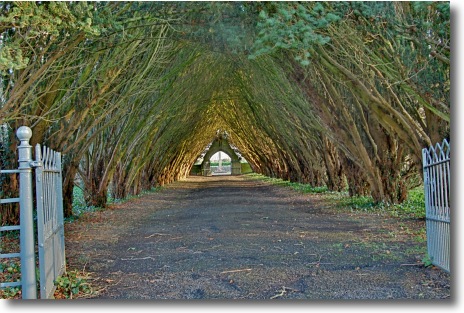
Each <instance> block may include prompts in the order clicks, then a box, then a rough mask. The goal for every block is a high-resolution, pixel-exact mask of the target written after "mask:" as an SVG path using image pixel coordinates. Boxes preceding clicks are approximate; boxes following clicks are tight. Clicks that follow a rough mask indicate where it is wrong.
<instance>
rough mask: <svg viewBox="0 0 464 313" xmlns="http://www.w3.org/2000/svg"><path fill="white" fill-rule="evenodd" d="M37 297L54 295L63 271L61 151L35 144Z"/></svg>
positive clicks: (45, 297) (46, 297)
mask: <svg viewBox="0 0 464 313" xmlns="http://www.w3.org/2000/svg"><path fill="white" fill-rule="evenodd" d="M35 158H36V161H35V162H34V165H35V166H37V167H36V170H35V182H36V200H37V233H38V235H37V241H38V245H39V272H40V298H42V299H50V298H53V293H54V291H55V285H54V281H55V280H56V278H57V277H58V276H60V275H61V274H63V273H64V271H65V265H66V264H65V253H64V223H63V194H62V190H63V188H62V180H61V154H60V153H59V152H55V151H53V150H52V149H49V148H47V147H43V151H40V145H37V146H36V147H35Z"/></svg>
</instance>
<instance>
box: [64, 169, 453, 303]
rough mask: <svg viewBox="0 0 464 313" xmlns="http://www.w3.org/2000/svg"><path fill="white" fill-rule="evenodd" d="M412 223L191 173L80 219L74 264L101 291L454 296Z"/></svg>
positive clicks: (132, 295)
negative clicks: (426, 257) (423, 261)
mask: <svg viewBox="0 0 464 313" xmlns="http://www.w3.org/2000/svg"><path fill="white" fill-rule="evenodd" d="M400 223H402V224H401V225H403V229H404V228H405V225H406V226H407V227H408V229H407V230H408V232H409V233H410V232H411V231H414V227H417V222H416V223H415V224H414V223H410V224H405V222H404V221H399V220H396V219H388V218H380V217H379V216H377V215H375V214H370V215H369V214H364V213H357V214H352V213H349V212H347V213H342V212H338V211H337V210H335V209H331V208H328V207H327V203H326V202H324V201H322V200H321V198H320V197H319V196H317V195H302V194H298V193H296V192H294V191H291V190H289V189H287V188H282V187H276V186H270V185H268V184H264V183H262V182H257V181H254V180H250V179H249V178H245V177H243V176H240V177H231V176H228V177H226V176H217V177H207V178H205V177H190V178H188V179H187V180H185V181H182V182H176V183H174V184H172V185H169V186H167V187H166V188H163V190H162V191H160V192H157V193H152V194H148V195H145V196H143V197H140V198H138V199H133V200H131V201H129V202H126V203H124V204H120V205H118V206H116V207H114V208H113V209H110V210H107V211H104V212H100V213H93V214H90V215H88V216H86V217H84V218H82V219H80V220H79V221H78V222H76V223H73V224H71V225H68V227H67V236H66V237H67V238H68V242H67V253H68V258H69V261H68V263H69V266H70V267H72V268H76V269H82V268H85V271H88V272H91V273H92V277H93V278H94V280H93V281H92V283H93V284H94V286H95V289H96V290H98V291H99V292H98V294H97V295H96V297H98V298H101V299H108V298H111V299H114V298H122V299H217V298H219V299H387V298H416V299H417V298H433V299H435V298H447V297H449V295H450V283H449V281H450V278H449V275H446V274H444V273H443V272H441V271H439V270H433V269H425V268H423V267H421V266H416V265H415V264H416V263H417V261H418V259H420V258H421V255H420V251H423V249H424V245H425V243H420V242H417V241H415V240H413V238H412V236H411V235H410V234H408V232H404V231H400V229H401V228H400V227H399V225H400ZM419 226H420V225H419ZM397 230H398V231H397ZM405 264H407V265H405Z"/></svg>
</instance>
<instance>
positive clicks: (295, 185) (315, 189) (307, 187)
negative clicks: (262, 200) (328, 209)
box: [247, 173, 329, 193]
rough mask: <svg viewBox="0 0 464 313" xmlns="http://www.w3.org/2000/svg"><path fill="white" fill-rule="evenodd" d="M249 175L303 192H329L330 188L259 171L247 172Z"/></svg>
mask: <svg viewBox="0 0 464 313" xmlns="http://www.w3.org/2000/svg"><path fill="white" fill-rule="evenodd" d="M247 176H248V177H251V178H252V179H258V180H261V181H264V182H268V183H271V184H273V185H277V186H284V187H290V188H292V189H293V190H296V191H299V192H303V193H326V192H329V190H328V189H327V186H311V185H310V184H303V183H298V182H291V181H288V180H283V179H281V178H273V177H268V176H264V175H261V174H257V173H250V174H247Z"/></svg>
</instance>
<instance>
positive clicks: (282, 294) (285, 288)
mask: <svg viewBox="0 0 464 313" xmlns="http://www.w3.org/2000/svg"><path fill="white" fill-rule="evenodd" d="M288 291H299V290H296V289H293V288H288V287H285V286H282V290H281V291H280V293H278V294H276V295H274V296H272V297H271V298H270V299H275V298H278V297H283V296H284V295H285V294H286V293H287V292H288Z"/></svg>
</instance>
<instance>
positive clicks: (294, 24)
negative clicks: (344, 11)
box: [250, 2, 339, 65]
mask: <svg viewBox="0 0 464 313" xmlns="http://www.w3.org/2000/svg"><path fill="white" fill-rule="evenodd" d="M338 20H339V17H338V16H337V15H336V14H334V13H332V12H330V9H328V7H327V5H326V4H325V3H324V2H299V3H296V2H272V3H267V6H266V7H264V8H263V9H262V10H261V11H260V13H259V21H258V24H257V30H258V35H257V39H256V40H255V42H254V44H253V50H252V51H253V53H252V54H251V55H250V58H255V57H257V56H259V55H262V54H269V53H273V52H274V51H276V50H290V51H296V55H295V60H297V61H298V62H299V63H300V64H301V65H308V64H309V58H310V56H311V51H312V50H313V48H314V46H315V45H324V44H326V43H328V42H329V41H330V38H329V37H328V36H324V35H322V34H321V33H320V32H319V30H320V29H324V28H326V27H328V25H329V24H331V23H334V22H336V21H338Z"/></svg>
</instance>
